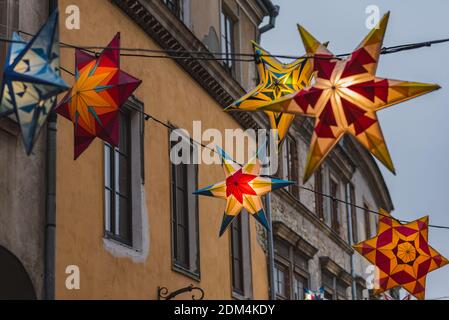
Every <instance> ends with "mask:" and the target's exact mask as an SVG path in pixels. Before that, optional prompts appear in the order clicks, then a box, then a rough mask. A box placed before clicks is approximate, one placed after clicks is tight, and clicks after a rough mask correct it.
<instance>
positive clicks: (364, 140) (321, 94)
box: [260, 14, 440, 181]
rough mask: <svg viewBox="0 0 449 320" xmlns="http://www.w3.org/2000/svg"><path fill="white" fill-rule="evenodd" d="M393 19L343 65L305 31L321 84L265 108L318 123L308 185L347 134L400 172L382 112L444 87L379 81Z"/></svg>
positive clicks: (307, 171) (308, 166)
mask: <svg viewBox="0 0 449 320" xmlns="http://www.w3.org/2000/svg"><path fill="white" fill-rule="evenodd" d="M388 17H389V14H386V15H385V16H384V17H383V18H382V19H381V21H380V22H379V25H378V26H377V27H376V28H374V29H373V30H371V32H370V33H369V34H368V35H367V36H366V38H365V39H364V40H363V41H362V43H361V44H360V45H359V46H358V47H357V49H356V50H355V51H354V52H352V54H351V55H349V57H348V58H346V59H343V60H340V59H338V58H337V57H336V56H335V55H334V54H332V53H331V52H330V51H329V50H328V49H327V48H326V47H325V46H324V45H322V44H321V43H320V42H318V41H317V40H316V39H315V38H314V37H313V36H312V35H311V34H310V33H308V32H307V31H306V30H305V29H304V28H302V27H300V33H301V37H302V40H303V42H304V46H305V48H306V51H307V54H309V55H314V59H313V71H314V72H316V76H315V83H314V85H313V86H311V87H308V88H306V89H303V90H300V91H299V92H297V93H294V94H290V95H287V96H284V97H281V98H280V99H278V100H277V101H273V102H272V103H270V104H268V105H265V106H263V107H261V108H260V109H261V110H269V111H274V112H287V113H293V114H299V115H303V116H310V117H314V118H315V128H314V131H313V134H312V140H311V146H310V150H309V154H308V156H307V164H306V168H305V174H304V181H307V180H308V179H309V178H310V176H311V175H312V173H313V172H314V170H315V169H316V168H317V167H318V166H319V165H320V164H321V162H322V161H323V160H324V158H325V157H326V156H327V155H328V154H329V152H330V151H331V150H332V149H333V147H334V146H335V145H336V144H337V143H338V142H339V140H340V139H341V138H342V137H343V135H344V134H346V133H349V134H351V135H353V136H354V137H355V138H356V139H357V140H358V141H359V142H360V143H361V144H362V145H363V146H365V147H366V148H367V149H368V150H369V151H370V152H371V153H372V154H373V155H374V156H375V157H376V158H377V159H379V161H380V162H382V163H383V164H384V165H385V166H386V167H387V168H388V169H389V170H390V171H392V172H394V166H393V162H392V160H391V157H390V154H389V152H388V149H387V146H386V144H385V141H384V137H383V134H382V131H381V128H380V125H379V122H378V119H377V116H376V111H378V110H381V109H383V108H386V107H389V106H391V105H394V104H397V103H400V102H402V101H405V100H409V99H412V98H414V97H417V96H420V95H423V94H425V93H428V92H431V91H433V90H436V89H439V88H440V87H439V86H438V85H436V84H426V83H417V82H407V81H400V80H391V79H384V78H379V77H376V75H375V74H376V69H377V65H378V62H379V56H380V52H381V48H382V42H383V39H384V35H385V30H386V27H387V22H388Z"/></svg>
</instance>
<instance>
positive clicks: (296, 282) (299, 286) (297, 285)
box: [293, 274, 308, 300]
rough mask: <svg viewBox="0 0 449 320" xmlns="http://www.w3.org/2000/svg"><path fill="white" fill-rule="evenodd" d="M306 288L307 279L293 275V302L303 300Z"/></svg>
mask: <svg viewBox="0 0 449 320" xmlns="http://www.w3.org/2000/svg"><path fill="white" fill-rule="evenodd" d="M307 287H308V281H307V278H305V277H303V276H301V275H299V274H295V275H294V278H293V300H304V289H306V288H307Z"/></svg>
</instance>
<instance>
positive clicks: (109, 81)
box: [56, 33, 141, 159]
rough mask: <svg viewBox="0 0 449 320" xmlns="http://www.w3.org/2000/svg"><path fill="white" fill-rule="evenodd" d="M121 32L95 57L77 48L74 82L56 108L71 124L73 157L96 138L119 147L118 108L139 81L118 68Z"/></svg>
mask: <svg viewBox="0 0 449 320" xmlns="http://www.w3.org/2000/svg"><path fill="white" fill-rule="evenodd" d="M117 48H120V33H117V35H116V36H115V37H114V39H113V40H112V41H111V42H110V43H109V45H108V46H107V48H106V49H104V50H103V51H102V52H101V54H100V55H99V56H98V58H96V57H95V56H93V55H90V54H88V53H86V52H84V51H82V50H78V49H77V50H76V52H75V57H76V74H75V78H76V79H75V84H74V85H73V87H72V88H71V89H70V91H69V93H68V94H67V95H66V96H65V97H64V98H63V99H62V101H61V102H60V103H59V105H58V106H57V107H56V112H57V113H59V114H61V115H62V116H64V117H65V118H67V119H69V120H71V121H72V122H73V123H74V132H75V133H74V137H75V145H74V158H75V159H76V158H78V157H79V155H80V154H81V153H82V152H83V151H84V150H85V149H86V148H87V147H88V146H89V145H90V144H91V142H92V141H93V140H94V139H95V137H99V138H100V139H102V140H104V141H106V142H108V143H109V144H111V145H113V146H118V142H119V141H118V140H119V134H118V132H119V111H120V107H121V106H122V105H123V104H124V103H125V102H126V100H127V99H128V98H129V97H130V96H131V94H132V93H133V92H134V90H136V88H137V87H138V86H139V85H140V83H141V80H138V79H136V78H135V77H133V76H131V75H129V74H128V73H126V72H124V71H122V70H121V69H120V50H119V49H117Z"/></svg>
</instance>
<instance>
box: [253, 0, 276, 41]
mask: <svg viewBox="0 0 449 320" xmlns="http://www.w3.org/2000/svg"><path fill="white" fill-rule="evenodd" d="M259 4H260V5H261V6H262V7H265V8H267V10H268V15H269V17H270V20H268V23H267V24H266V25H264V26H262V27H260V28H259V32H258V34H257V42H259V43H260V37H261V36H262V34H263V33H265V32H267V31H270V30H271V29H273V28H274V27H275V26H276V17H277V16H278V15H279V10H280V7H279V6H278V5H273V3H272V2H271V0H259Z"/></svg>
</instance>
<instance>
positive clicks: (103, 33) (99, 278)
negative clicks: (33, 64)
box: [0, 0, 393, 299]
mask: <svg viewBox="0 0 449 320" xmlns="http://www.w3.org/2000/svg"><path fill="white" fill-rule="evenodd" d="M2 1H3V2H2ZM13 2H17V1H12V0H0V3H13ZM22 2H25V1H19V2H18V3H19V6H20V10H19V11H20V12H22V11H21V10H22V8H25V7H27V6H30V3H32V2H34V1H27V4H24V3H22ZM44 2H45V1H40V2H39V3H44ZM57 4H58V6H59V9H60V12H61V16H60V32H61V34H60V37H61V41H62V42H64V43H70V44H73V45H76V46H81V47H86V46H93V47H96V46H106V45H107V44H108V43H109V41H110V40H111V39H112V38H113V37H114V35H115V34H116V33H117V32H120V33H121V47H123V48H147V49H152V50H167V51H166V52H171V51H172V50H173V51H196V52H197V51H201V52H210V54H205V57H206V58H209V59H201V60H199V59H191V58H189V56H188V55H187V56H185V57H184V58H180V57H178V58H176V59H162V58H148V57H146V58H144V57H141V56H139V57H137V56H132V55H128V56H122V57H121V68H122V69H123V70H125V71H126V72H128V73H130V74H132V75H133V76H135V77H137V78H139V79H142V84H141V86H140V87H139V88H138V89H137V90H136V92H135V94H134V96H133V97H132V98H130V99H129V100H128V102H127V103H126V104H125V105H124V106H123V108H122V110H121V114H120V123H121V130H120V145H119V147H118V148H113V147H111V146H110V145H108V144H106V143H104V142H103V141H101V140H99V139H96V140H95V141H94V142H93V143H92V145H91V146H90V147H89V148H88V149H87V150H86V151H85V152H84V153H83V154H82V156H81V157H80V158H78V159H77V160H76V161H74V160H73V139H74V138H73V124H72V123H70V122H69V121H66V120H65V119H62V118H58V119H57V139H56V164H55V167H54V169H55V170H56V171H55V176H56V190H55V191H56V239H55V243H54V249H55V272H54V277H55V284H54V293H55V298H57V299H158V298H163V297H164V296H166V295H167V293H170V292H173V291H175V290H178V289H180V288H186V287H188V286H189V285H193V286H194V287H199V288H201V289H202V291H203V292H204V298H205V299H268V298H270V288H272V289H273V290H272V291H271V292H274V293H275V296H276V298H278V299H303V297H304V289H305V288H310V289H312V290H315V289H318V288H320V287H324V289H325V295H326V298H328V299H351V298H352V294H353V292H352V291H353V290H352V288H353V287H354V288H355V298H358V299H362V298H368V297H369V292H368V290H367V288H366V282H365V278H366V277H367V276H370V271H369V268H368V264H366V262H365V261H364V260H363V258H361V257H359V256H357V255H355V254H354V250H353V249H352V248H351V243H353V242H358V241H361V240H364V239H365V238H367V237H369V236H371V235H373V234H375V232H376V224H377V221H376V216H374V215H372V214H369V213H368V211H366V210H370V209H371V210H377V209H378V208H384V209H386V210H390V211H391V210H392V209H393V204H392V201H391V199H390V196H389V193H388V189H387V187H386V185H385V182H384V180H383V177H382V175H381V173H380V171H379V169H378V167H377V164H376V162H375V161H374V159H373V158H372V157H371V155H370V154H369V153H368V152H366V151H365V150H364V149H363V148H361V147H360V146H359V145H358V144H357V143H356V142H354V141H352V139H350V138H348V139H345V140H344V141H343V142H342V143H341V144H340V145H339V146H338V147H337V148H336V149H335V150H334V151H333V152H332V153H331V155H330V156H329V157H328V159H327V160H326V161H325V163H324V165H323V166H322V168H321V170H320V171H319V172H318V173H317V174H316V175H315V176H314V177H313V178H312V179H310V180H309V181H308V182H307V183H306V184H304V185H303V187H304V188H303V187H296V186H292V187H290V188H289V189H286V190H279V191H276V192H274V193H273V194H272V196H271V201H270V203H267V205H268V206H270V208H271V213H272V219H273V236H274V243H273V244H272V245H273V247H274V257H273V259H274V266H275V267H274V270H272V272H271V271H270V268H269V254H268V252H269V250H268V249H269V246H270V244H269V243H268V237H267V232H266V231H265V230H264V229H263V228H262V227H261V226H260V225H259V224H258V223H257V222H255V219H252V218H249V217H248V215H247V214H242V215H240V217H239V218H238V219H236V220H235V222H233V224H232V226H231V228H230V230H229V231H227V232H226V233H225V234H224V235H223V236H222V237H218V228H219V225H220V223H221V219H222V213H223V209H224V206H225V202H224V201H221V200H218V199H214V198H198V197H197V196H194V195H193V194H192V192H193V191H195V190H196V189H198V188H199V187H200V186H205V185H209V184H211V183H212V182H215V181H220V180H222V179H223V171H222V168H221V166H220V165H218V164H213V165H207V164H198V165H195V164H186V165H175V164H173V163H171V161H170V150H171V147H172V145H173V141H171V140H170V136H171V134H172V131H173V129H175V128H183V129H185V130H186V131H187V132H189V133H190V134H192V131H193V123H194V121H201V127H202V129H203V130H205V129H207V128H216V129H219V130H220V131H221V132H224V131H225V129H261V128H268V127H269V124H268V121H267V119H266V118H265V115H264V114H258V113H240V112H223V109H224V108H225V107H226V106H228V105H229V104H231V103H232V102H233V101H235V100H236V99H238V98H239V97H241V96H242V95H244V94H245V92H247V91H248V90H250V89H251V88H253V87H254V86H255V85H256V84H257V71H256V67H255V65H254V63H253V62H251V61H236V59H232V58H233V57H234V56H233V53H235V52H246V53H250V52H252V46H251V42H250V41H251V40H258V39H260V37H261V35H262V33H263V32H266V31H268V30H269V29H270V28H271V27H273V25H274V22H275V18H276V15H277V13H278V8H277V7H275V6H274V5H273V3H272V2H271V1H269V0H249V1H241V0H208V1H204V0H97V1H95V2H92V1H89V0H77V1H69V0H59V1H58V2H57ZM73 4H75V5H76V7H77V8H78V9H79V17H80V21H79V22H80V28H79V29H77V28H75V29H71V28H67V27H65V23H66V18H67V14H65V12H66V8H67V7H68V6H70V5H73ZM36 5H37V4H36ZM36 10H37V9H36ZM39 10H42V12H43V13H45V14H43V16H42V17H39V18H36V23H37V22H39V23H42V21H44V20H45V15H47V14H48V11H49V9H48V6H44V5H42V7H40V9H39ZM8 12H9V11H8ZM31 12H33V14H35V15H36V16H37V13H36V12H38V10H37V11H35V10H34V9H33V10H31ZM21 14H22V13H21ZM264 18H265V19H266V21H264ZM2 19H6V20H2V25H3V24H4V25H8V24H11V20H8V19H9V18H8V19H7V18H3V17H2ZM21 21H22V20H21V19H19V22H18V23H19V24H18V26H20V28H26V30H33V31H31V32H35V31H36V27H35V25H34V24H33V25H31V26H25V25H22V24H21V23H22V22H21ZM24 21H26V23H31V22H30V20H29V19H24ZM263 21H264V22H263ZM106 22H110V23H106ZM14 23H17V22H14ZM23 23H25V22H23ZM39 23H38V24H37V25H39ZM16 25H17V24H16ZM298 37H299V36H298ZM217 52H222V53H223V56H222V57H224V59H222V60H218V59H217V60H214V59H213V58H214V57H215V58H217V57H218V56H217ZM0 57H1V56H0ZM222 57H220V58H222ZM61 66H63V67H64V69H67V70H69V71H70V70H71V71H73V70H74V68H75V65H74V51H73V49H70V48H64V49H61ZM63 76H64V79H65V80H66V82H67V83H69V84H72V83H73V81H74V79H73V77H72V76H71V75H70V74H67V73H63ZM144 113H147V114H150V115H152V116H154V117H155V118H157V119H159V120H161V121H162V122H164V123H166V124H169V126H168V127H166V126H162V125H161V124H159V123H157V122H154V121H152V120H149V121H146V119H145V117H144ZM147 120H148V119H147ZM5 123H7V124H5ZM10 127H11V128H12V129H11V128H10ZM4 128H6V129H4ZM11 130H12V131H13V133H14V132H16V133H15V135H16V137H14V135H12V136H11V132H9V131H11ZM14 130H16V131H14ZM17 130H18V129H17V126H16V125H15V124H14V123H13V121H12V120H2V123H1V124H0V143H1V145H0V150H8V152H0V157H2V160H3V161H0V174H1V176H0V186H1V187H2V188H3V189H5V190H8V192H7V193H0V197H2V198H0V200H1V201H0V218H1V219H2V221H8V223H9V227H5V228H4V230H2V229H0V230H2V232H0V245H1V246H2V247H5V248H6V249H8V250H9V251H11V252H12V253H14V254H15V255H16V256H17V257H18V259H19V260H20V261H22V264H23V265H24V268H25V269H26V270H27V272H28V274H29V275H30V278H31V281H32V283H33V286H34V288H35V292H39V293H37V294H36V296H37V297H38V298H42V297H44V296H43V293H42V294H41V293H40V292H43V291H44V287H45V286H48V287H49V288H48V290H51V289H52V283H51V281H48V282H45V281H44V277H43V274H47V273H48V272H49V271H48V270H50V271H51V270H52V269H51V268H50V269H48V268H47V269H45V268H44V266H45V261H49V260H46V259H47V257H46V252H45V250H44V247H45V245H44V243H46V239H47V238H46V237H47V236H48V235H47V236H46V232H45V230H46V228H45V226H46V221H47V220H46V218H45V217H46V212H47V211H48V208H47V207H48V205H47V200H46V199H47V197H46V196H45V195H44V194H43V192H42V190H46V188H47V185H48V182H47V181H46V177H47V176H48V175H46V174H45V172H46V169H45V168H46V159H47V158H48V154H49V153H50V151H49V150H50V149H49V148H48V146H47V145H46V141H47V140H46V135H45V133H44V134H43V135H42V136H41V137H40V140H39V141H40V142H39V143H38V144H37V145H36V147H35V154H34V155H32V156H31V157H30V158H27V157H26V156H25V153H24V152H23V151H22V150H23V148H22V145H21V143H20V140H19V139H18V138H17V135H18V133H17ZM311 131H312V125H311V123H310V122H309V121H305V120H302V119H297V120H295V123H294V125H293V126H292V128H291V129H290V132H289V134H288V137H287V139H286V141H285V143H284V146H283V148H282V152H281V153H280V157H279V160H280V161H279V162H280V164H281V166H280V171H279V172H278V173H277V174H278V175H279V176H280V177H282V178H286V179H293V180H300V178H301V177H302V174H303V169H304V160H305V158H306V152H307V148H308V141H309V139H310V135H311ZM179 139H180V140H179V141H181V140H182V139H184V140H183V141H185V143H186V144H187V145H189V148H190V149H191V150H192V151H195V150H197V148H199V146H198V145H197V144H195V143H193V142H192V141H191V140H189V139H185V137H179ZM205 143H208V142H207V141H206V142H205ZM226 151H227V152H229V153H230V154H232V153H233V152H232V151H233V150H226ZM5 157H6V158H5ZM6 163H14V166H15V168H14V170H12V171H11V167H9V166H6V165H5V164H6ZM30 163H31V165H30ZM22 168H26V170H30V172H28V171H24V170H25V169H22ZM29 177H33V178H32V179H31V180H30V179H29ZM298 178H299V179H298ZM36 186H39V187H36ZM24 188H28V189H24ZM307 189H310V190H312V191H313V190H315V191H317V192H312V191H310V190H307ZM16 192H17V193H20V194H21V195H22V194H23V196H21V197H20V198H17V197H14V196H12V194H13V193H16ZM25 193H26V196H25ZM321 193H324V194H329V195H331V196H332V197H334V198H338V199H342V200H344V199H347V200H348V201H349V202H352V203H356V204H357V205H359V206H360V207H355V206H350V205H348V206H347V205H345V204H344V203H342V202H338V201H334V200H332V199H331V198H329V197H324V196H321V195H320V194H321ZM16 202H17V203H16ZM362 208H366V210H363V209H362ZM30 216H32V217H33V219H34V220H31V221H30V220H27V223H24V222H23V219H29V218H30ZM12 217H14V219H13V218H12ZM19 217H23V218H19ZM17 219H19V220H17ZM5 225H6V226H7V224H4V223H2V224H1V225H0V228H2V227H3V226H5ZM350 225H352V228H350V227H349V226H350ZM17 226H20V228H19V227H17ZM25 226H26V227H25ZM21 228H24V230H21ZM351 229H352V230H351ZM11 230H19V231H20V232H22V233H23V235H22V236H19V235H18V234H16V233H12V232H11ZM21 237H24V238H23V240H21V239H22V238H21ZM26 237H28V238H26ZM25 239H26V241H25ZM47 242H48V241H47ZM25 243H26V245H25ZM50 243H51V242H50ZM38 253H39V254H38ZM0 259H1V256H0ZM29 260H31V261H29ZM367 268H368V269H367ZM44 269H45V270H44ZM73 270H76V271H75V273H76V274H77V275H78V276H79V280H80V281H79V288H78V287H77V286H75V287H73V286H70V284H69V285H68V283H67V279H72V278H71V276H73ZM270 274H271V275H272V276H273V277H272V278H273V280H272V283H271V281H270V278H271V276H270ZM192 293H194V294H196V297H198V296H200V295H201V293H200V292H199V291H198V290H196V291H194V292H192ZM189 297H190V296H189V295H180V296H179V298H189Z"/></svg>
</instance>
